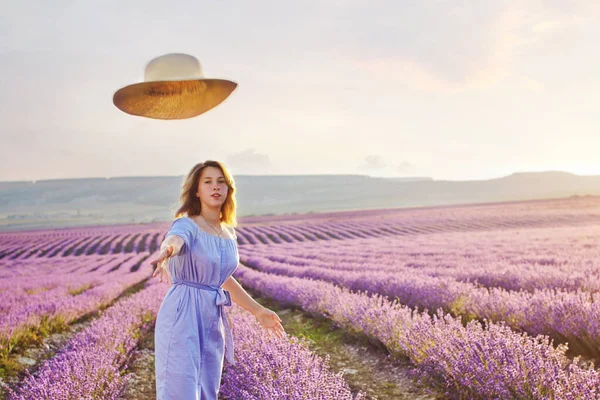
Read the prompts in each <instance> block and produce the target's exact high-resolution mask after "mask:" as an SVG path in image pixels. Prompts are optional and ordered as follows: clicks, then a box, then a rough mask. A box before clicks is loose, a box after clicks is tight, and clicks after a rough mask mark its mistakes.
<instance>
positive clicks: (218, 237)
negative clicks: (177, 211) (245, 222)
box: [184, 217, 237, 240]
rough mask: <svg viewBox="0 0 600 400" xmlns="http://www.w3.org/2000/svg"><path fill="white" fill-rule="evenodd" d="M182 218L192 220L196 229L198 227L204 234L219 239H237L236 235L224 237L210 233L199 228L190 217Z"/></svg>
mask: <svg viewBox="0 0 600 400" xmlns="http://www.w3.org/2000/svg"><path fill="white" fill-rule="evenodd" d="M184 218H187V219H189V220H190V221H192V223H193V224H194V225H196V229H198V230H199V231H200V232H202V233H204V234H205V235H208V236H212V237H214V238H215V239H221V240H236V239H237V236H234V237H232V238H225V237H221V236H217V235H213V234H210V233H208V232H206V231H205V230H203V229H202V228H200V226H199V225H198V223H197V222H196V221H194V220H193V219H192V218H190V217H184Z"/></svg>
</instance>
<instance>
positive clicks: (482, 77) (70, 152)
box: [0, 0, 600, 181]
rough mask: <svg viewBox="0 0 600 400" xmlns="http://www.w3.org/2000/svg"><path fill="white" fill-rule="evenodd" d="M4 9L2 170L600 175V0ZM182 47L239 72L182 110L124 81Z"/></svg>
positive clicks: (109, 3)
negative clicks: (171, 110) (147, 114)
mask: <svg viewBox="0 0 600 400" xmlns="http://www.w3.org/2000/svg"><path fill="white" fill-rule="evenodd" d="M2 10H3V12H2V15H0V81H1V84H2V91H1V93H0V120H1V121H2V124H1V127H0V180H2V181H4V180H10V181H12V180H39V179H55V178H75V177H104V176H157V175H158V176H162V175H184V174H186V173H187V172H188V170H189V168H190V167H191V166H192V165H194V164H195V163H197V162H199V161H202V160H205V159H216V160H221V161H223V162H225V164H226V165H228V166H229V167H230V168H231V171H232V172H233V174H234V175H244V174H250V175H254V174H368V175H371V176H431V177H433V178H435V179H452V180H465V179H486V178H493V177H498V176H503V175H508V174H511V173H513V172H517V171H541V170H564V171H569V172H574V173H578V174H584V175H587V174H600V157H599V156H598V151H599V149H600V112H599V108H600V77H599V74H598V71H600V56H599V55H598V54H599V52H598V39H600V2H598V1H595V0H589V1H560V0H552V1H544V0H538V1H532V0H518V1H517V0H515V1H500V0H494V1H492V0H485V1H483V0H481V1H473V0H453V1H451V0H448V1H442V0H436V1H432V0H422V1H416V0H415V1H373V0H371V1H367V0H364V1H358V0H356V1H353V0H348V1H343V0H340V1H334V0H315V1H303V0H300V1H295V2H288V1H260V0H255V1H252V2H249V1H237V2H236V1H225V0H218V1H187V2H184V1H169V2H166V1H161V2H157V1H148V0H146V1H132V0H130V1H114V0H103V1H101V2H100V1H98V2H90V1H63V0H56V1H41V0H40V1H28V0H24V1H20V2H8V1H6V2H4V1H3V4H2ZM171 52H183V53H189V54H192V55H194V56H196V57H198V58H199V59H200V61H201V63H202V64H203V67H204V72H205V75H206V76H207V77H214V78H227V79H231V80H234V81H236V82H238V83H239V87H238V88H237V89H236V91H235V92H234V93H233V94H232V95H231V96H230V97H229V99H227V100H226V101H225V102H224V103H223V104H221V105H220V106H218V107H217V108H215V109H214V110H212V111H210V112H208V113H206V114H204V115H202V116H199V117H196V118H192V119H189V120H184V121H159V120H151V119H144V118H140V117H133V116H130V115H128V114H125V113H123V112H121V111H119V110H118V109H117V108H116V107H114V106H113V104H112V95H113V93H114V92H115V91H116V90H117V89H119V88H120V87H122V86H125V85H128V84H131V83H135V82H140V81H141V80H142V79H143V69H144V66H145V64H146V63H147V62H148V61H149V60H150V59H152V58H154V57H156V56H158V55H162V54H165V53H171Z"/></svg>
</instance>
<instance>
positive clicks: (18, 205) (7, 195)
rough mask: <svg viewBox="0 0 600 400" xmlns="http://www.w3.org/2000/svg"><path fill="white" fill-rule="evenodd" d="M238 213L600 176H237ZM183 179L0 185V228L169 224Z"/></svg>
mask: <svg viewBox="0 0 600 400" xmlns="http://www.w3.org/2000/svg"><path fill="white" fill-rule="evenodd" d="M234 178H235V182H236V187H237V193H236V198H237V200H238V215H239V216H240V217H243V216H252V215H278V214H296V213H308V212H329V211H342V210H359V209H380V208H403V207H419V206H434V205H447V204H470V203H487V202H503V201H517V200H533V199H544V198H559V197H568V196H574V195H578V196H584V195H600V175H595V176H581V175H576V174H572V173H567V172H561V171H547V172H518V173H514V174H512V175H509V176H505V177H501V178H494V179H488V180H469V181H449V180H434V179H432V178H428V177H414V178H410V177H409V178H374V177H369V176H365V175H277V176H253V175H238V176H235V177H234ZM183 179H184V177H183V176H175V177H122V178H109V179H107V178H87V179H61V180H41V181H36V182H0V230H16V229H35V228H48V227H64V226H86V225H96V224H118V223H144V222H155V221H169V220H172V219H173V215H174V211H175V210H176V208H177V206H178V197H179V190H180V187H181V183H182V181H183Z"/></svg>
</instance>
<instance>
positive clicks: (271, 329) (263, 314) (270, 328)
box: [254, 307, 285, 338]
mask: <svg viewBox="0 0 600 400" xmlns="http://www.w3.org/2000/svg"><path fill="white" fill-rule="evenodd" d="M254 316H255V317H256V319H257V320H258V322H259V323H260V325H261V326H262V327H263V328H264V329H265V330H266V331H267V332H268V333H269V335H272V334H274V335H275V336H277V337H278V338H282V337H283V335H284V334H285V330H284V329H283V326H282V325H281V318H279V315H277V314H276V313H275V312H274V311H271V310H269V309H268V308H265V307H263V308H262V309H261V310H260V311H259V312H257V313H256V314H254Z"/></svg>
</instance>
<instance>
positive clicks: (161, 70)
mask: <svg viewBox="0 0 600 400" xmlns="http://www.w3.org/2000/svg"><path fill="white" fill-rule="evenodd" d="M192 79H204V74H203V73H202V65H200V61H198V59H197V58H196V57H194V56H191V55H189V54H182V53H172V54H165V55H163V56H160V57H156V58H154V59H152V60H151V61H150V62H149V63H148V64H147V65H146V69H145V71H144V81H146V82H152V81H178V80H192Z"/></svg>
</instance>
